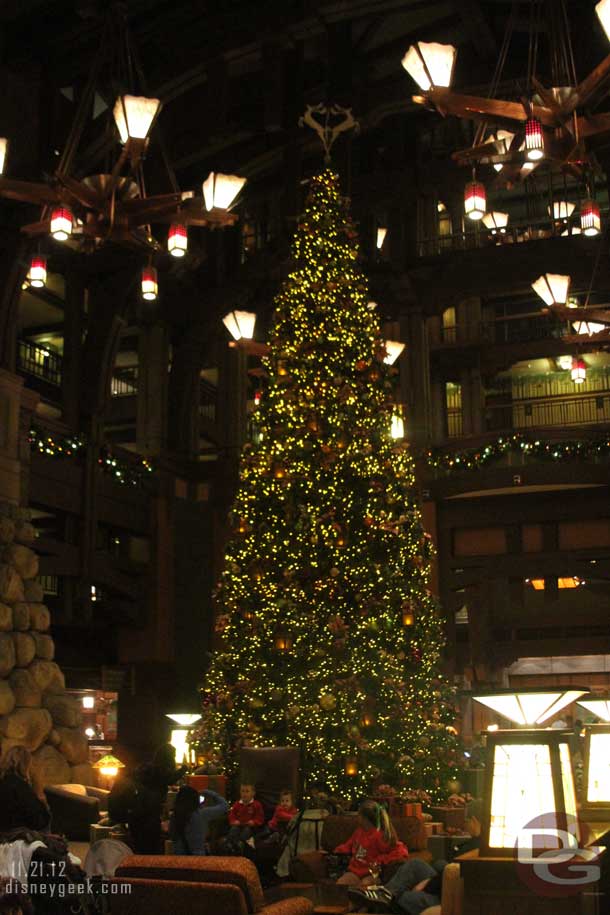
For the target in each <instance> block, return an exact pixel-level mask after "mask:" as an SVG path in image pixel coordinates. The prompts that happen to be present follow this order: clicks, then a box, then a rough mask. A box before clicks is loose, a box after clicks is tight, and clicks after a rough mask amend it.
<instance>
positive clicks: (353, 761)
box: [344, 756, 358, 777]
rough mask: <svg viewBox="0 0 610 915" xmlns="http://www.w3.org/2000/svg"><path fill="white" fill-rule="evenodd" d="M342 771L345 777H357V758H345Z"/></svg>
mask: <svg viewBox="0 0 610 915" xmlns="http://www.w3.org/2000/svg"><path fill="white" fill-rule="evenodd" d="M344 771H345V774H346V775H351V776H352V777H355V776H356V775H358V757H356V756H346V757H345V769H344Z"/></svg>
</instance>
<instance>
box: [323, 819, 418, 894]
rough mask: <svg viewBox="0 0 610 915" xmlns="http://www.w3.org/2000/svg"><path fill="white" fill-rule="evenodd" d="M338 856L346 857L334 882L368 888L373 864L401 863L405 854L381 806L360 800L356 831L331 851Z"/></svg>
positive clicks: (403, 846)
mask: <svg viewBox="0 0 610 915" xmlns="http://www.w3.org/2000/svg"><path fill="white" fill-rule="evenodd" d="M335 853H336V854H338V855H347V854H350V855H351V858H350V862H349V865H348V869H347V871H346V872H345V873H344V874H343V875H342V876H341V877H339V879H338V880H337V883H343V884H349V885H351V886H370V885H371V884H373V883H376V882H377V881H376V879H375V878H374V877H373V876H372V874H371V872H370V870H369V868H370V867H371V866H372V865H373V864H377V865H383V864H389V863H390V862H391V861H402V860H403V859H404V858H407V857H408V855H409V852H408V850H407V848H406V846H405V845H403V843H402V842H400V841H399V839H398V838H397V836H396V832H395V830H394V827H393V826H392V821H391V820H390V818H389V816H388V813H387V811H386V809H385V808H384V807H382V806H381V804H377V803H376V802H375V801H364V802H363V803H362V804H361V805H360V808H359V810H358V828H357V829H356V831H355V832H354V834H353V835H352V836H350V838H349V839H348V840H347V842H344V843H343V844H342V845H338V846H337V847H336V848H335Z"/></svg>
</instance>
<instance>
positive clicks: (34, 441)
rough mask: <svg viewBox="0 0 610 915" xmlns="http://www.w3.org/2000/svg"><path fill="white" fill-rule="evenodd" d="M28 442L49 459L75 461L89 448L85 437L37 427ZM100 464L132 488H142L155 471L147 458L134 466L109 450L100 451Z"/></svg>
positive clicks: (118, 481) (119, 480)
mask: <svg viewBox="0 0 610 915" xmlns="http://www.w3.org/2000/svg"><path fill="white" fill-rule="evenodd" d="M28 442H29V444H30V447H31V448H33V449H34V450H36V451H38V453H39V454H44V455H46V456H48V457H59V458H73V459H74V458H78V457H81V456H82V455H83V454H84V453H85V450H86V448H87V442H86V440H85V438H84V437H83V436H66V437H64V436H53V435H49V434H48V432H46V431H43V430H42V429H38V428H36V427H35V426H32V428H31V429H30V433H29V435H28ZM98 464H99V465H100V467H101V468H102V470H103V471H104V473H107V474H108V475H109V476H111V477H112V478H113V480H114V481H115V482H117V483H122V484H124V485H130V486H142V485H143V483H144V481H145V479H146V477H147V476H148V475H149V474H151V473H152V472H153V469H154V468H153V467H152V465H151V463H150V462H149V461H147V460H146V459H145V458H140V459H139V460H138V462H137V463H133V464H132V463H131V462H128V461H124V460H121V459H120V458H118V457H117V456H116V455H115V454H113V453H112V452H111V451H110V450H109V449H108V448H101V449H100V453H99V457H98Z"/></svg>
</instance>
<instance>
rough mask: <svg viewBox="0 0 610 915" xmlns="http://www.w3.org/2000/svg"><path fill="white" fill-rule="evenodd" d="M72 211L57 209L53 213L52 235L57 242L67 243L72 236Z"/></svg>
mask: <svg viewBox="0 0 610 915" xmlns="http://www.w3.org/2000/svg"><path fill="white" fill-rule="evenodd" d="M72 223H73V218H72V210H71V209H70V208H69V207H55V208H54V209H53V211H52V212H51V235H52V236H53V238H54V239H55V241H66V239H68V238H69V237H70V236H71V235H72Z"/></svg>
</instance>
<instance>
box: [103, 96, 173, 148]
mask: <svg viewBox="0 0 610 915" xmlns="http://www.w3.org/2000/svg"><path fill="white" fill-rule="evenodd" d="M160 109H161V102H160V101H159V99H158V98H145V97H144V96H137V95H119V97H118V98H117V100H116V102H115V103H114V111H113V112H112V113H113V115H114V122H115V124H116V126H117V130H118V131H119V137H120V138H121V143H127V140H128V139H129V138H130V137H131V138H132V139H134V140H145V139H146V137H147V136H148V132H149V130H150V128H151V126H152V122H153V121H154V119H155V118H156V116H157V114H158V112H159V111H160Z"/></svg>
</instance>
